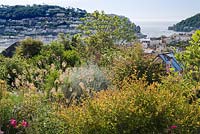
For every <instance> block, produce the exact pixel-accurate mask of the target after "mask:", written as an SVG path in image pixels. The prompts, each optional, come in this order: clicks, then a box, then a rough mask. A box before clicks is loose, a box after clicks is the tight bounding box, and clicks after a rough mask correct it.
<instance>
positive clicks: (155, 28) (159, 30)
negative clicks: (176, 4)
mask: <svg viewBox="0 0 200 134" xmlns="http://www.w3.org/2000/svg"><path fill="white" fill-rule="evenodd" d="M135 23H136V25H139V26H140V27H141V32H142V33H143V34H145V35H147V37H149V38H150V37H160V36H162V35H165V36H170V35H172V34H174V33H177V32H175V31H171V30H168V27H169V26H172V25H174V24H176V23H177V22H175V21H138V22H135Z"/></svg>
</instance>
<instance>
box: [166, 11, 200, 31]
mask: <svg viewBox="0 0 200 134" xmlns="http://www.w3.org/2000/svg"><path fill="white" fill-rule="evenodd" d="M168 29H169V30H174V31H177V32H190V31H193V30H197V29H200V14H196V15H195V16H192V17H190V18H188V19H185V20H182V21H181V22H179V23H177V24H175V25H173V26H170V27H169V28H168Z"/></svg>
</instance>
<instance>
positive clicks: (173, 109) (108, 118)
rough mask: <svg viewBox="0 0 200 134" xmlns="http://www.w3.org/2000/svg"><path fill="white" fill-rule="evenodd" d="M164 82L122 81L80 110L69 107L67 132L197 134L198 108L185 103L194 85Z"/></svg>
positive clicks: (181, 81) (99, 94)
mask: <svg viewBox="0 0 200 134" xmlns="http://www.w3.org/2000/svg"><path fill="white" fill-rule="evenodd" d="M132 77H134V76H132ZM166 79H167V80H164V81H163V84H158V83H154V84H152V85H149V86H147V83H146V82H144V81H142V80H134V81H133V80H126V81H124V84H123V85H124V86H123V87H122V89H121V90H107V91H101V92H99V93H97V94H96V96H95V97H94V99H92V100H87V101H85V102H84V103H83V104H82V107H79V106H75V107H71V108H69V109H68V110H66V114H65V118H66V120H67V122H68V123H69V125H70V127H69V132H70V133H83V134H84V133H87V134H92V133H94V132H95V133H97V134H98V133H99V134H102V133H105V134H107V133H116V134H118V133H123V134H132V133H137V134H144V133H166V134H167V133H171V132H174V133H197V132H198V129H199V121H200V120H199V115H200V112H199V105H198V103H197V102H194V103H192V104H189V103H188V99H189V98H190V97H191V95H192V92H191V89H192V88H194V87H195V86H194V85H191V84H190V83H187V82H186V81H184V80H183V79H182V78H178V77H169V78H166ZM177 81H179V82H177ZM169 84H170V85H169ZM71 117H73V118H71Z"/></svg>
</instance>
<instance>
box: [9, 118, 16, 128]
mask: <svg viewBox="0 0 200 134" xmlns="http://www.w3.org/2000/svg"><path fill="white" fill-rule="evenodd" d="M10 125H11V126H13V127H14V128H16V127H17V121H16V120H15V119H11V120H10Z"/></svg>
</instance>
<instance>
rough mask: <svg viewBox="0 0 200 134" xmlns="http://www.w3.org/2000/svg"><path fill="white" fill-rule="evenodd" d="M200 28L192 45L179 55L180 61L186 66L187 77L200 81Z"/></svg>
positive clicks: (194, 36) (193, 37)
mask: <svg viewBox="0 0 200 134" xmlns="http://www.w3.org/2000/svg"><path fill="white" fill-rule="evenodd" d="M199 40H200V30H197V31H196V32H195V34H194V35H193V36H192V40H191V42H190V45H189V46H188V47H186V50H185V51H184V52H182V53H180V54H178V55H177V57H178V59H179V61H180V62H181V63H182V64H183V66H184V73H185V74H186V77H187V78H192V79H193V80H195V81H200V55H199V54H200V42H199Z"/></svg>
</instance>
